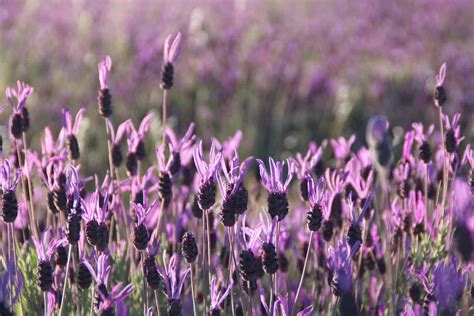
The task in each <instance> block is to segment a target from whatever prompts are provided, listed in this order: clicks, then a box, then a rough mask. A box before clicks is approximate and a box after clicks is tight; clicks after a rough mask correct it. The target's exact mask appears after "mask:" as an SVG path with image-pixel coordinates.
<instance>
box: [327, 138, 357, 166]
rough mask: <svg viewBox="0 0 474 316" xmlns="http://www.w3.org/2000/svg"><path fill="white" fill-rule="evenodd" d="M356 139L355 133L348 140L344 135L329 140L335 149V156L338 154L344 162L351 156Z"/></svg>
mask: <svg viewBox="0 0 474 316" xmlns="http://www.w3.org/2000/svg"><path fill="white" fill-rule="evenodd" d="M355 139H356V137H355V135H352V136H351V137H349V139H348V140H346V139H345V138H344V137H339V138H337V139H331V140H330V141H329V142H330V144H331V146H332V149H333V151H334V156H336V159H337V160H338V161H340V162H343V161H344V160H346V159H347V158H348V157H349V155H350V153H351V146H352V144H354V142H355Z"/></svg>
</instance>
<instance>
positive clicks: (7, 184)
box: [0, 160, 21, 223]
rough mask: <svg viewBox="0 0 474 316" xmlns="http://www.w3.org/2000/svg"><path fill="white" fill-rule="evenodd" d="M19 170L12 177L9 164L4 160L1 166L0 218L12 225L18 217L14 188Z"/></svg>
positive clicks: (18, 176) (18, 177)
mask: <svg viewBox="0 0 474 316" xmlns="http://www.w3.org/2000/svg"><path fill="white" fill-rule="evenodd" d="M20 171H21V169H17V170H16V172H15V174H14V175H12V173H11V172H12V170H11V167H10V162H9V161H8V160H5V161H4V163H3V166H2V179H1V193H2V194H1V201H0V204H1V207H2V214H1V216H2V218H3V220H4V221H5V222H6V223H13V222H14V221H15V220H16V218H17V216H18V200H17V197H16V186H17V184H18V181H19V179H20Z"/></svg>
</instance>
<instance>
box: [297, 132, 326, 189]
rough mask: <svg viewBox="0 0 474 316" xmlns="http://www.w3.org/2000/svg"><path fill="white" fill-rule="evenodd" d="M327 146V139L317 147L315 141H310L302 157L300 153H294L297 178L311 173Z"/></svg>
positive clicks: (302, 177)
mask: <svg viewBox="0 0 474 316" xmlns="http://www.w3.org/2000/svg"><path fill="white" fill-rule="evenodd" d="M326 146H327V141H323V142H322V143H321V146H319V147H318V145H317V144H316V142H310V144H309V148H308V151H307V152H306V155H305V156H304V157H303V155H301V153H297V154H296V159H295V165H296V173H297V176H298V179H300V180H303V179H304V178H306V175H307V174H309V173H311V172H312V171H313V169H314V167H315V166H316V165H317V164H318V162H319V161H320V160H321V157H322V156H323V150H324V149H325V148H326Z"/></svg>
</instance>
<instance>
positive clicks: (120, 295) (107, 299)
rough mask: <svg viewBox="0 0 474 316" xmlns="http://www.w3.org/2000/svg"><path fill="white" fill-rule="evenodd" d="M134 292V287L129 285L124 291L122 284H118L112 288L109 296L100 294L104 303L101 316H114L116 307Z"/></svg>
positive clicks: (100, 311) (101, 307) (100, 312)
mask: <svg viewBox="0 0 474 316" xmlns="http://www.w3.org/2000/svg"><path fill="white" fill-rule="evenodd" d="M132 292H133V285H132V284H129V285H127V286H125V287H124V288H123V289H122V283H118V284H117V285H115V286H114V287H113V288H112V291H111V292H110V294H109V295H105V294H103V293H102V292H99V293H100V295H101V297H102V299H103V300H104V302H103V303H102V304H101V305H100V308H99V315H113V314H114V309H115V305H116V304H118V303H119V302H120V301H122V300H123V299H124V298H125V297H127V296H129V295H130V294H132Z"/></svg>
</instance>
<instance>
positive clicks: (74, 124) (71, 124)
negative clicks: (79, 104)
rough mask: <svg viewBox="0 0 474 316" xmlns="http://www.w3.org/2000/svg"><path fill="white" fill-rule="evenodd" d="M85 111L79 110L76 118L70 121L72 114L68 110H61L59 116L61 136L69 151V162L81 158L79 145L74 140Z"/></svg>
mask: <svg viewBox="0 0 474 316" xmlns="http://www.w3.org/2000/svg"><path fill="white" fill-rule="evenodd" d="M84 112H85V109H84V108H81V109H80V110H79V111H78V112H77V114H76V118H75V119H74V121H73V119H72V113H71V110H70V109H69V108H66V109H63V113H62V116H61V122H62V124H63V135H64V137H65V138H66V141H67V146H68V149H69V157H70V158H71V160H78V159H79V157H80V156H81V153H80V150H79V143H78V141H77V138H76V134H77V132H78V131H79V124H81V120H82V116H83V115H84Z"/></svg>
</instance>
